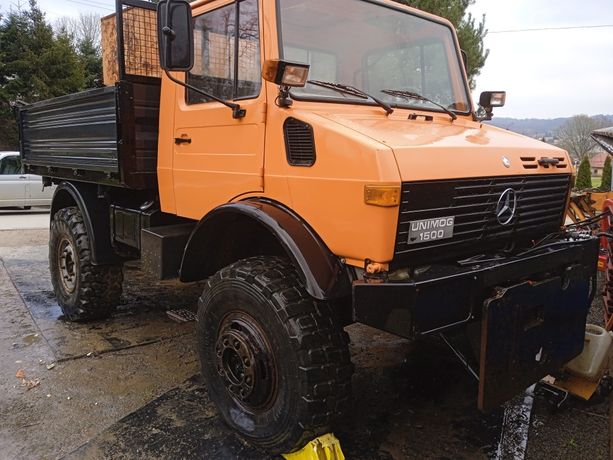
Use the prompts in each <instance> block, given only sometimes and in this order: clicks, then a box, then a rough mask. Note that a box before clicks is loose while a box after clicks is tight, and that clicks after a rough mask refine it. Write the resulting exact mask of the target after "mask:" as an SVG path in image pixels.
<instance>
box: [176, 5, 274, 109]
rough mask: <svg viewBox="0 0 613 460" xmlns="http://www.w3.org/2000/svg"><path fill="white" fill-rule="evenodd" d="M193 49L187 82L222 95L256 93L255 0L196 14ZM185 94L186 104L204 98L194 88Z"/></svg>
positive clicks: (257, 35)
mask: <svg viewBox="0 0 613 460" xmlns="http://www.w3.org/2000/svg"><path fill="white" fill-rule="evenodd" d="M237 24H238V27H237ZM194 51H195V60H194V68H193V69H192V70H191V71H190V72H189V73H188V74H187V83H189V84H190V85H192V86H195V87H196V88H200V89H202V90H203V91H206V92H207V93H210V94H212V95H214V96H217V97H219V98H222V99H228V100H232V99H249V98H254V97H257V96H258V95H259V94H260V88H261V86H262V80H261V72H262V70H261V64H260V25H259V17H258V2H257V0H244V1H240V2H236V3H233V4H231V5H227V6H224V7H222V8H218V9H216V10H213V11H209V12H208V13H204V14H202V15H200V16H197V17H196V18H195V19H194ZM186 94H187V96H186V97H187V103H188V104H198V103H201V102H208V99H207V98H206V97H205V96H203V95H201V94H198V93H196V92H195V91H190V90H187V93H186Z"/></svg>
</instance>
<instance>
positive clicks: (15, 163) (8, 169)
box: [0, 157, 21, 174]
mask: <svg viewBox="0 0 613 460" xmlns="http://www.w3.org/2000/svg"><path fill="white" fill-rule="evenodd" d="M20 173H21V158H19V157H4V158H3V159H2V163H0V174H20Z"/></svg>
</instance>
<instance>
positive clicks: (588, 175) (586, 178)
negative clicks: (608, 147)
mask: <svg viewBox="0 0 613 460" xmlns="http://www.w3.org/2000/svg"><path fill="white" fill-rule="evenodd" d="M575 188H576V189H577V190H585V189H588V188H592V167H591V166H590V159H589V158H588V157H587V156H585V157H583V160H581V164H579V172H578V173H577V182H576V183H575Z"/></svg>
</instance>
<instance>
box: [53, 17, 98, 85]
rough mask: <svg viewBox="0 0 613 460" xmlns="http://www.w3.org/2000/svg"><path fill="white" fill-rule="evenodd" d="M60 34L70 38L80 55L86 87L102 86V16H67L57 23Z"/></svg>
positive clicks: (56, 26)
mask: <svg viewBox="0 0 613 460" xmlns="http://www.w3.org/2000/svg"><path fill="white" fill-rule="evenodd" d="M55 29H56V31H58V33H59V34H67V35H68V36H69V37H70V40H71V42H72V46H73V48H74V49H75V50H76V51H77V54H78V55H79V60H80V61H81V66H82V67H83V71H84V74H85V75H84V76H85V87H86V88H94V87H96V86H100V82H101V81H102V48H101V30H100V15H98V14H96V13H87V14H86V13H81V14H80V15H79V16H78V17H76V18H75V17H70V16H65V17H63V18H60V19H58V20H57V21H56V22H55Z"/></svg>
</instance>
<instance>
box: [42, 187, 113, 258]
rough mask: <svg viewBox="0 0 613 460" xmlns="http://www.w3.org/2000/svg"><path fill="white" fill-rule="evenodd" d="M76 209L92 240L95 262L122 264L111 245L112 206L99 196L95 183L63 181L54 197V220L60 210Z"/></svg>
mask: <svg viewBox="0 0 613 460" xmlns="http://www.w3.org/2000/svg"><path fill="white" fill-rule="evenodd" d="M70 206H76V207H77V208H79V211H81V215H82V216H83V221H84V222H85V227H86V229H87V236H88V238H89V240H90V244H91V251H92V263H93V264H94V265H111V264H116V263H119V262H121V261H122V259H121V257H119V256H118V255H117V253H116V252H115V249H114V248H113V245H112V242H111V223H110V214H109V212H110V211H109V203H108V202H107V200H106V199H104V198H100V197H99V196H98V187H97V186H96V185H95V184H87V183H81V182H67V181H65V182H61V183H60V184H59V185H58V186H57V188H56V189H55V192H54V194H53V200H52V202H51V214H50V215H51V219H53V216H54V215H55V213H56V212H58V211H59V210H60V209H63V208H67V207H70Z"/></svg>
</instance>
